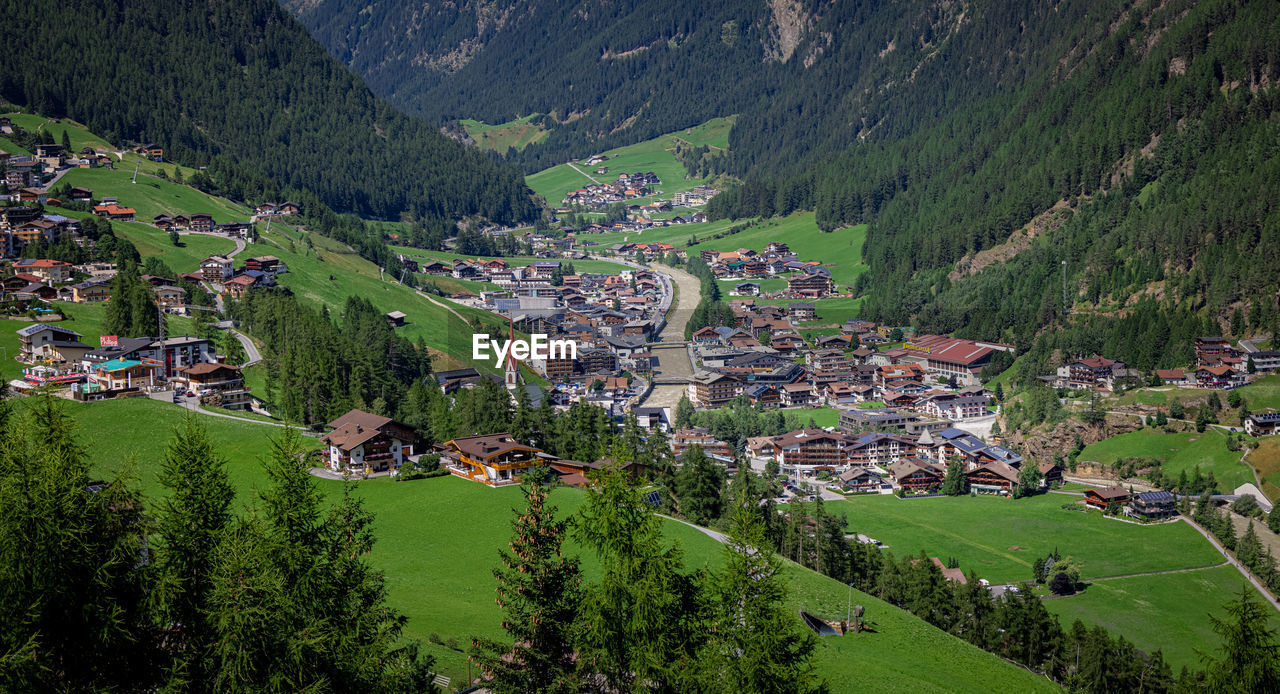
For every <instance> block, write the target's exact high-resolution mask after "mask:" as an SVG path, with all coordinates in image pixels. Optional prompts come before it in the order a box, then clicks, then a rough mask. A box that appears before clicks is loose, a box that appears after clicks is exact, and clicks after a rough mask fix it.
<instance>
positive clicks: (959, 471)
mask: <svg viewBox="0 0 1280 694" xmlns="http://www.w3.org/2000/svg"><path fill="white" fill-rule="evenodd" d="M942 493H943V494H946V495H947V496H963V495H965V494H968V493H969V479H968V478H967V477H965V474H964V464H963V463H961V462H960V458H958V457H955V456H952V458H951V461H950V462H949V463H948V464H947V476H946V478H944V479H943V481H942Z"/></svg>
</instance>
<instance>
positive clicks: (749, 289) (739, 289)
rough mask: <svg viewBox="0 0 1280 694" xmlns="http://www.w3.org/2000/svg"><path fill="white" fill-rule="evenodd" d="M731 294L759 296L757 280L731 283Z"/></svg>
mask: <svg viewBox="0 0 1280 694" xmlns="http://www.w3.org/2000/svg"><path fill="white" fill-rule="evenodd" d="M730 294H732V295H733V296H760V283H759V282H739V283H737V284H735V285H733V291H732V292H730Z"/></svg>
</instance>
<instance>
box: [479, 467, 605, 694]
mask: <svg viewBox="0 0 1280 694" xmlns="http://www.w3.org/2000/svg"><path fill="white" fill-rule="evenodd" d="M547 474H548V471H547V470H546V469H545V468H537V469H534V470H532V471H531V472H529V473H527V474H525V475H524V477H523V480H522V484H523V491H524V498H525V509H524V510H523V511H517V513H516V517H515V520H514V521H512V523H511V525H512V529H513V533H512V537H511V551H502V552H501V553H500V555H499V556H500V559H501V561H502V567H501V568H498V569H494V571H493V575H494V577H495V578H497V580H498V599H497V602H498V606H499V607H501V608H502V610H503V612H504V615H505V616H504V618H503V620H502V628H503V629H505V630H506V632H507V634H508V635H510V637H511V640H512V642H511V643H509V644H508V643H499V642H496V641H493V640H491V639H476V640H475V642H474V647H475V648H474V653H475V655H476V656H477V658H478V660H479V662H480V667H481V669H482V670H483V671H484V672H485V673H486V674H487V675H488V676H489V678H490V679H489V680H488V681H487V682H486V686H488V687H489V688H490V689H492V690H493V691H495V692H497V693H498V694H507V693H509V692H510V693H516V692H528V693H529V694H537V693H541V692H575V691H579V689H580V684H579V682H578V678H577V674H576V666H575V663H574V653H573V635H574V621H575V619H576V617H577V606H578V599H579V596H578V592H579V588H580V583H581V575H580V571H579V568H578V560H577V558H576V557H566V556H564V555H563V554H562V553H561V544H562V543H563V541H564V537H565V531H566V527H567V525H568V522H567V521H566V520H556V507H555V506H552V505H550V504H549V503H547V498H548V496H549V494H550V487H548V486H547V484H546V479H547Z"/></svg>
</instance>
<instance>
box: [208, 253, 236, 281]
mask: <svg viewBox="0 0 1280 694" xmlns="http://www.w3.org/2000/svg"><path fill="white" fill-rule="evenodd" d="M200 274H201V275H202V276H203V277H204V281H206V282H215V283H221V282H223V281H225V280H229V279H231V277H232V275H234V274H235V270H234V269H233V268H232V266H231V259H230V258H227V257H226V256H221V255H211V256H209V257H208V258H205V259H204V260H202V261H200Z"/></svg>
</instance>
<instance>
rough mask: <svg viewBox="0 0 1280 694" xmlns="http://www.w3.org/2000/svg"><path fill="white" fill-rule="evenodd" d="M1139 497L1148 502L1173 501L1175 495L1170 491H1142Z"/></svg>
mask: <svg viewBox="0 0 1280 694" xmlns="http://www.w3.org/2000/svg"><path fill="white" fill-rule="evenodd" d="M1138 498H1139V499H1141V500H1142V501H1148V502H1160V501H1173V495H1172V494H1170V493H1169V492H1140V493H1139V494H1138Z"/></svg>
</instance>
